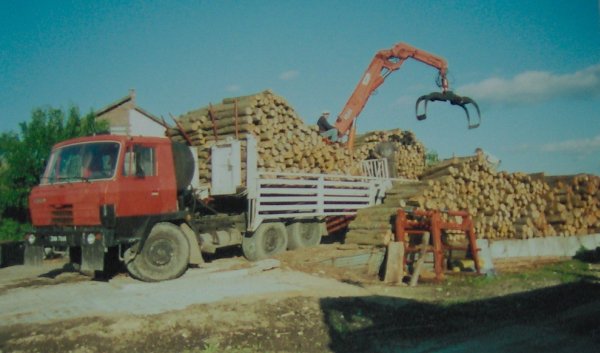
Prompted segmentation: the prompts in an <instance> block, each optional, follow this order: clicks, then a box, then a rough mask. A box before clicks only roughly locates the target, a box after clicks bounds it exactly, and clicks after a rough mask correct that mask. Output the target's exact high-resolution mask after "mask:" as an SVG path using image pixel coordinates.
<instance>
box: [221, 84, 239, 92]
mask: <svg viewBox="0 0 600 353" xmlns="http://www.w3.org/2000/svg"><path fill="white" fill-rule="evenodd" d="M241 89H242V86H240V85H229V86H227V87H225V90H226V91H227V92H238V91H239V90H241Z"/></svg>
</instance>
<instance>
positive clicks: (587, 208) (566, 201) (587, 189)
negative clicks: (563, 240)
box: [532, 174, 600, 235]
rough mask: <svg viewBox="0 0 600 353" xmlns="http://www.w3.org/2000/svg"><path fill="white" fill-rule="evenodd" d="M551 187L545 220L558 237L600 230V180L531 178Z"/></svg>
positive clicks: (553, 177)
mask: <svg viewBox="0 0 600 353" xmlns="http://www.w3.org/2000/svg"><path fill="white" fill-rule="evenodd" d="M532 177H533V178H535V179H539V180H542V181H544V182H545V183H547V184H548V185H550V187H551V192H549V193H548V194H547V195H546V200H547V202H548V208H547V210H546V219H547V221H548V223H550V224H551V225H552V226H553V227H554V228H555V229H556V231H557V232H558V234H564V235H569V234H590V233H594V232H599V231H600V177H598V176H594V175H587V174H579V175H568V176H544V175H543V174H536V175H532Z"/></svg>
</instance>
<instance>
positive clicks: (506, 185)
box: [412, 157, 556, 239]
mask: <svg viewBox="0 0 600 353" xmlns="http://www.w3.org/2000/svg"><path fill="white" fill-rule="evenodd" d="M421 180H422V181H423V182H425V183H426V184H427V185H428V188H427V189H426V190H425V191H424V192H422V193H421V194H420V195H415V196H413V197H412V201H413V202H416V203H417V205H418V206H419V207H423V208H428V209H450V210H467V211H469V213H470V214H471V215H472V217H473V219H474V222H475V231H476V233H477V234H478V236H479V237H485V238H488V239H504V238H521V239H526V238H532V237H540V236H551V235H556V230H555V229H554V228H553V227H552V226H551V225H550V224H549V223H548V222H547V220H546V209H547V206H548V202H547V198H546V195H547V194H548V192H550V186H549V185H548V184H546V183H544V182H542V181H539V180H535V179H533V178H531V177H530V176H529V175H527V174H524V173H506V172H500V173H497V172H496V171H494V170H493V169H492V167H490V166H489V165H488V164H487V163H486V162H485V161H484V160H483V159H480V158H477V157H462V158H453V159H450V160H446V161H443V162H442V163H440V164H439V165H438V166H435V167H433V168H431V169H430V170H428V171H426V172H425V173H424V174H423V175H422V176H421Z"/></svg>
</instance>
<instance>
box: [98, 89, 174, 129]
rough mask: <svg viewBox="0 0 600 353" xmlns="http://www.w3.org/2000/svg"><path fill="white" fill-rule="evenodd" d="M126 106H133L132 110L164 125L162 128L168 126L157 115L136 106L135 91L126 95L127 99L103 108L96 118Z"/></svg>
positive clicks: (124, 98) (130, 91) (132, 90)
mask: <svg viewBox="0 0 600 353" xmlns="http://www.w3.org/2000/svg"><path fill="white" fill-rule="evenodd" d="M125 104H130V105H131V109H133V110H136V111H138V112H139V113H141V114H143V115H144V116H146V117H147V118H148V119H150V120H152V121H154V122H155V123H157V124H159V125H162V126H165V125H166V122H165V121H164V120H163V119H161V118H159V117H157V116H155V115H153V114H151V113H149V112H147V111H146V110H144V109H142V108H141V107H138V106H137V105H136V103H135V90H134V89H131V90H129V94H128V95H126V96H125V97H123V98H121V99H118V100H117V101H115V102H113V103H111V104H109V105H107V106H106V107H104V108H102V109H100V110H97V111H96V112H95V115H96V118H99V117H101V116H102V115H104V114H106V113H108V112H110V111H111V110H114V109H116V108H118V107H120V106H122V105H125Z"/></svg>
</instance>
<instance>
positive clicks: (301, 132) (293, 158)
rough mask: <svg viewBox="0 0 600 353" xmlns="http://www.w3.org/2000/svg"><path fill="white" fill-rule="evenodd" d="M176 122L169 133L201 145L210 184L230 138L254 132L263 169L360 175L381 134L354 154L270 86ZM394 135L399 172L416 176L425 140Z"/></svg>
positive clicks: (202, 172)
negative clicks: (218, 148) (217, 156)
mask: <svg viewBox="0 0 600 353" xmlns="http://www.w3.org/2000/svg"><path fill="white" fill-rule="evenodd" d="M176 121H177V125H178V126H177V127H176V128H171V129H168V131H167V135H168V136H169V137H170V138H171V139H173V140H175V141H179V142H183V143H187V142H188V141H189V142H191V144H192V145H194V146H197V148H198V158H199V162H200V163H198V164H199V168H200V183H201V184H209V183H210V171H211V161H210V150H211V146H213V145H214V144H215V143H216V142H217V141H223V140H225V139H227V138H228V137H231V138H243V136H244V135H245V134H253V135H254V136H255V137H256V139H257V142H258V146H257V149H258V167H259V168H260V169H262V170H265V171H273V172H302V173H328V174H336V173H337V174H352V175H358V174H359V173H360V161H361V160H362V159H364V158H367V157H368V154H369V148H373V147H372V146H374V145H375V144H376V143H377V141H378V140H377V139H378V138H379V139H381V137H380V136H381V135H382V134H383V132H382V133H379V134H375V135H374V136H371V137H370V138H369V139H368V141H367V142H365V143H363V144H362V146H361V147H360V149H359V151H358V152H356V153H355V156H354V157H353V156H352V155H351V153H350V152H349V151H348V150H347V149H346V147H345V146H342V145H341V144H329V143H326V141H325V140H324V139H323V138H322V137H321V136H320V135H319V132H318V128H317V126H316V125H306V124H304V122H303V121H302V119H300V117H299V116H298V115H297V113H296V112H295V110H294V109H293V108H292V107H291V106H290V105H289V103H288V102H287V101H286V100H285V99H284V98H282V97H280V96H278V95H276V94H274V93H273V92H271V91H269V90H267V91H264V92H261V93H258V94H254V95H250V96H243V97H234V98H225V99H223V100H222V102H221V103H220V104H214V105H209V106H207V107H203V108H200V109H197V110H194V111H191V112H188V113H186V114H183V115H182V116H180V117H178V118H177V119H176ZM392 135H393V136H395V137H393V138H394V139H397V140H398V142H397V144H398V146H399V152H398V154H399V155H400V158H399V165H401V166H402V167H400V168H401V170H400V171H401V172H400V174H399V175H400V176H407V177H408V176H412V177H416V175H418V173H419V172H420V170H419V169H418V168H422V165H423V163H424V157H423V156H424V152H423V151H424V148H423V146H422V144H420V143H419V142H416V141H415V140H414V135H412V134H411V133H402V132H401V131H399V130H394V131H393V133H392ZM377 136H379V137H377ZM412 154H414V155H415V156H412ZM405 161H409V162H405ZM413 169H414V170H413Z"/></svg>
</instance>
